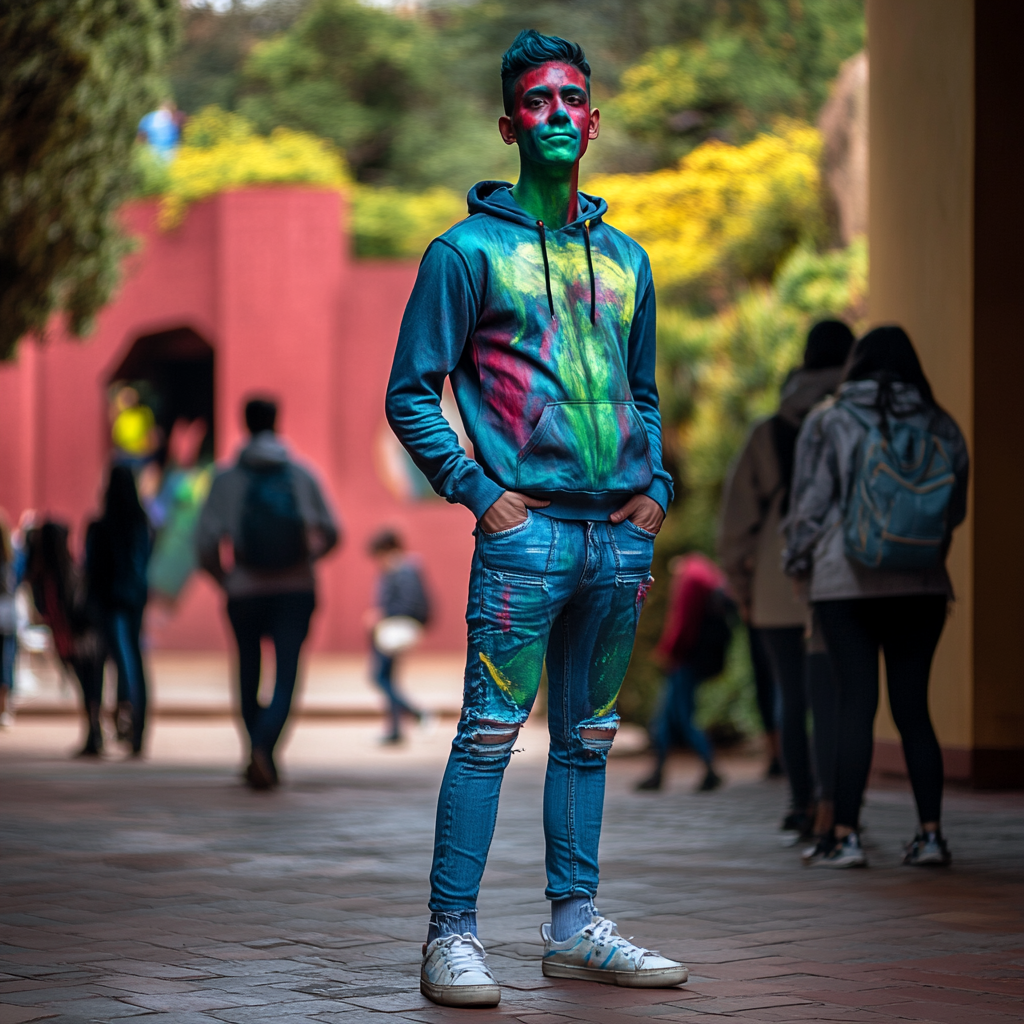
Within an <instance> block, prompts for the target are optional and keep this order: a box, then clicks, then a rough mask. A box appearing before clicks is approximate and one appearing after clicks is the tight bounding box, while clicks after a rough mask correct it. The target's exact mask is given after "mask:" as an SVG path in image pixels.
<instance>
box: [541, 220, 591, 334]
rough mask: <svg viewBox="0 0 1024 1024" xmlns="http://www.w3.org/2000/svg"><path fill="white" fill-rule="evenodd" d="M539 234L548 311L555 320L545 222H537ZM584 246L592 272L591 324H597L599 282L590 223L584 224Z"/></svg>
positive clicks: (589, 269) (589, 268)
mask: <svg viewBox="0 0 1024 1024" xmlns="http://www.w3.org/2000/svg"><path fill="white" fill-rule="evenodd" d="M537 233H538V234H539V235H540V251H541V255H542V256H543V257H544V286H545V287H546V288H547V292H548V311H549V312H550V313H551V319H552V320H553V319H554V318H555V300H554V299H553V298H552V297H551V267H550V265H549V264H548V244H547V240H546V239H545V235H544V221H542V220H539V221H537ZM583 244H584V246H585V248H586V250H587V270H588V271H589V272H590V322H591V323H592V324H593V323H596V322H597V280H596V278H595V277H594V257H593V256H592V255H591V252H590V221H589V220H585V221H584V222H583Z"/></svg>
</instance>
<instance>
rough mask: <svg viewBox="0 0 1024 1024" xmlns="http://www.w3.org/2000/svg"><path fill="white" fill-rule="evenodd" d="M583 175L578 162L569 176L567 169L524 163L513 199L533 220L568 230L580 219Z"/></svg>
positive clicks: (521, 166)
mask: <svg viewBox="0 0 1024 1024" xmlns="http://www.w3.org/2000/svg"><path fill="white" fill-rule="evenodd" d="M579 174H580V164H579V161H578V160H577V161H576V163H574V164H573V165H572V167H571V168H570V169H569V172H568V173H566V171H565V168H564V167H551V166H549V165H544V164H535V163H532V162H530V161H527V160H521V161H520V163H519V180H518V181H517V182H516V183H515V185H514V186H513V188H512V198H513V199H515V201H516V202H517V203H518V204H519V205H520V206H521V207H522V208H523V209H524V210H525V211H526V212H527V213H528V214H530V216H531V217H535V218H536V219H537V220H542V221H544V223H545V224H546V225H547V226H548V227H551V228H561V227H565V225H566V224H569V223H570V222H571V221H574V220H575V219H576V215H577V212H578V211H579V201H578V197H577V184H578V182H579Z"/></svg>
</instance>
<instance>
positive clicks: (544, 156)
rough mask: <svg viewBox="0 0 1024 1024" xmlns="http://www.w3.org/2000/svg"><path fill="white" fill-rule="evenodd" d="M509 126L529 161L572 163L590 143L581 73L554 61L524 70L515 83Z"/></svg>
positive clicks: (588, 105)
mask: <svg viewBox="0 0 1024 1024" xmlns="http://www.w3.org/2000/svg"><path fill="white" fill-rule="evenodd" d="M512 125H513V127H514V129H515V133H516V141H517V142H518V143H519V148H520V150H521V151H522V152H523V154H524V155H525V156H526V157H527V158H529V159H530V160H533V161H535V162H537V163H569V164H573V163H575V162H576V161H577V160H579V158H580V157H581V156H583V154H584V153H585V152H586V151H587V143H588V142H589V138H588V136H589V129H590V100H589V98H588V96H587V80H586V78H584V76H583V72H581V71H580V70H579V68H574V67H573V66H572V65H571V64H561V63H558V62H556V61H552V62H551V63H549V64H542V65H541V66H540V67H539V68H531V69H530V70H529V71H526V72H524V74H523V75H522V76H521V77H520V78H519V81H517V82H516V98H515V106H514V107H513V109H512Z"/></svg>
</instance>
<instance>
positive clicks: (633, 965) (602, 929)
mask: <svg viewBox="0 0 1024 1024" xmlns="http://www.w3.org/2000/svg"><path fill="white" fill-rule="evenodd" d="M540 934H541V938H542V939H543V940H544V959H543V960H542V961H541V970H542V971H543V972H544V976H545V977H547V978H575V979H576V980H577V981H599V982H601V983H602V984H605V985H622V986H623V987H625V988H671V987H672V986H674V985H682V984H683V982H684V981H686V979H687V978H689V976H690V972H689V970H688V969H687V968H686V967H685V966H684V965H683V964H681V963H677V962H676V961H675V960H669V959H668V958H667V957H664V956H662V955H661V954H660V953H659V952H657V950H653V949H644V948H643V947H642V946H634V945H633V943H632V942H630V941H629V940H628V939H625V938H623V937H622V936H621V935H619V933H618V932H617V931H616V930H615V922H614V921H609V920H608V918H606V917H600V916H595V917H594V919H593V920H592V921H591V922H590V924H588V925H587V926H586V928H584V929H583V930H582V931H579V932H577V933H576V934H575V935H573V936H572V937H571V938H568V939H566V940H565V941H564V942H555V940H554V939H552V938H551V926H550V925H547V924H542V925H541V927H540Z"/></svg>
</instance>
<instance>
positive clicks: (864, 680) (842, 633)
mask: <svg viewBox="0 0 1024 1024" xmlns="http://www.w3.org/2000/svg"><path fill="white" fill-rule="evenodd" d="M815 611H816V612H817V613H818V621H819V622H820V624H821V630H822V632H823V633H824V635H825V641H826V643H827V644H828V653H829V657H830V659H831V661H832V669H833V671H834V672H835V676H836V681H837V682H838V684H839V749H838V766H837V770H836V806H835V822H836V824H837V825H843V826H846V827H847V828H852V829H856V828H857V827H858V816H859V814H860V805H861V801H862V799H863V796H864V789H865V787H866V786H867V781H868V772H869V771H870V770H871V755H872V752H873V750H874V734H873V730H874V722H875V712H876V711H877V709H878V649H879V648H880V647H881V649H882V651H883V652H884V653H885V673H886V681H887V684H888V689H889V706H890V708H891V709H892V717H893V720H894V721H895V722H896V728H898V729H899V731H900V737H901V738H902V740H903V755H904V757H905V758H906V762H907V771H908V773H909V774H910V785H911V787H912V788H913V790H914V800H915V801H916V803H917V813H918V818H919V819H920V820H921V821H922V822H926V821H929V822H930V821H938V820H939V817H940V813H941V808H942V751H941V750H940V749H939V741H938V740H937V739H936V738H935V730H934V729H933V728H932V721H931V718H930V716H929V714H928V676H929V673H930V672H931V665H932V656H933V655H934V654H935V647H936V645H937V644H938V642H939V637H940V635H941V634H942V627H943V626H944V625H945V621H946V598H945V597H944V596H943V595H941V594H914V595H910V596H906V597H864V598H859V599H856V600H850V601H820V602H817V603H816V604H815Z"/></svg>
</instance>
